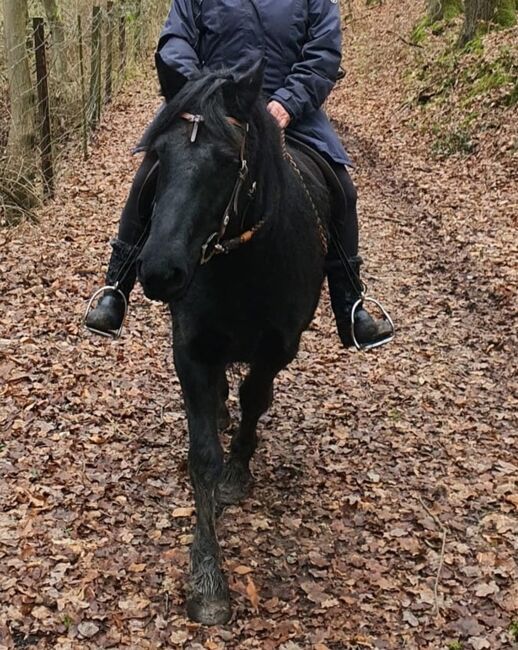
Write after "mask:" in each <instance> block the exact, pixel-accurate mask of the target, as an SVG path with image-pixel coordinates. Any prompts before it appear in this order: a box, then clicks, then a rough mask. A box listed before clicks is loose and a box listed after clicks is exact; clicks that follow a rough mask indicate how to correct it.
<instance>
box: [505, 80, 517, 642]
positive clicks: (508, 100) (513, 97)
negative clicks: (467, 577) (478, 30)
mask: <svg viewBox="0 0 518 650" xmlns="http://www.w3.org/2000/svg"><path fill="white" fill-rule="evenodd" d="M517 103H518V80H516V81H515V82H514V88H513V89H512V90H511V92H510V93H509V94H508V95H506V96H505V98H504V104H505V105H506V106H514V105H515V104H517ZM516 627H517V634H518V622H517V623H516ZM517 641H518V639H517Z"/></svg>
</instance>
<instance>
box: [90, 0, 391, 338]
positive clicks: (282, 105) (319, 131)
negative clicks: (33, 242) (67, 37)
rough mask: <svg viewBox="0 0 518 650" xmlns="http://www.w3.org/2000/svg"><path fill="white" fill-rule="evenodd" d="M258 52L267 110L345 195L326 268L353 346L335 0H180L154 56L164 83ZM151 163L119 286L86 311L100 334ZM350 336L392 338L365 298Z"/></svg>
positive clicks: (137, 186)
mask: <svg viewBox="0 0 518 650" xmlns="http://www.w3.org/2000/svg"><path fill="white" fill-rule="evenodd" d="M259 59H264V60H265V62H266V66H265V75H264V84H263V94H264V97H265V99H266V102H267V109H268V111H269V112H270V113H271V115H272V116H273V118H274V119H275V120H276V121H277V123H278V125H279V127H280V128H281V129H285V130H286V134H287V135H292V136H294V137H296V138H297V139H298V140H301V141H302V142H304V143H305V144H307V145H309V146H310V147H312V148H313V149H315V150H316V151H318V152H319V153H320V154H321V155H322V156H323V157H324V158H325V159H326V160H327V162H328V163H329V164H330V165H331V167H332V168H333V170H334V172H335V174H336V176H337V177H338V180H339V181H340V184H341V186H342V188H343V192H344V194H345V197H346V208H345V209H344V210H343V212H344V213H345V214H337V215H335V216H334V219H333V222H334V223H333V226H334V228H333V234H334V238H333V240H332V242H331V246H330V250H329V253H328V257H327V261H326V272H327V277H328V283H329V289H330V295H331V303H332V307H333V311H334V314H335V317H336V322H337V326H338V333H339V336H340V338H341V340H342V343H343V344H344V345H345V346H346V347H349V346H351V345H352V344H353V336H352V329H351V313H352V310H353V307H354V305H355V304H356V303H357V302H358V300H360V299H361V286H362V285H361V282H360V280H359V269H360V264H361V262H362V260H361V258H360V257H359V256H358V217H357V211H356V199H357V196H356V189H355V187H354V185H353V182H352V180H351V178H350V176H349V173H348V171H347V166H349V165H350V164H351V162H350V159H349V157H348V155H347V153H346V152H345V150H344V148H343V145H342V144H341V142H340V139H339V138H338V136H337V134H336V133H335V131H334V130H333V128H332V126H331V124H330V122H329V120H328V118H327V116H326V114H325V113H324V111H323V110H322V108H321V107H322V105H323V103H324V101H325V100H326V98H327V96H328V95H329V93H330V92H331V90H332V88H333V86H334V85H335V83H336V78H337V75H338V73H339V66H340V60H341V23H340V11H339V5H338V0H274V1H273V2H272V0H174V2H173V6H172V8H171V10H170V13H169V16H168V18H167V22H166V24H165V27H164V30H163V32H162V35H161V37H160V41H159V44H158V50H157V53H156V63H157V69H158V75H159V78H160V82H161V85H162V88H167V86H168V79H169V80H170V79H171V77H172V76H176V75H178V74H181V75H183V76H184V77H186V78H187V79H190V78H193V77H195V76H196V75H197V73H198V72H199V70H200V69H201V68H208V69H212V70H215V69H218V68H242V69H246V68H249V67H250V66H251V65H253V64H254V63H257V62H258V60H259ZM155 162H156V157H155V156H154V155H153V154H150V153H148V154H146V156H145V158H144V160H143V163H142V165H141V167H140V169H139V171H138V172H137V175H136V177H135V180H134V182H133V185H132V188H131V191H130V195H129V198H128V201H127V203H126V206H125V208H124V210H123V213H122V216H121V220H120V225H119V232H118V237H117V239H115V240H113V241H112V247H113V252H112V256H111V259H110V264H109V268H108V272H107V276H106V284H107V286H108V287H109V286H112V285H114V284H115V283H116V282H117V281H119V283H118V285H117V286H118V290H114V289H111V288H107V289H106V290H105V291H104V293H103V295H102V297H101V298H100V300H99V301H98V303H97V306H96V307H95V309H93V310H92V311H90V312H89V314H88V315H87V319H86V325H87V327H89V328H91V329H93V330H97V331H98V332H101V333H110V332H114V331H117V330H118V329H119V328H120V327H121V326H122V322H123V320H124V315H125V307H126V303H125V301H124V298H123V296H122V294H124V296H125V297H126V299H128V298H129V294H130V292H131V290H132V289H133V286H134V284H135V280H136V269H135V267H134V265H133V264H129V263H127V262H128V260H129V259H130V255H131V253H132V251H133V249H134V247H135V245H136V244H137V242H138V241H139V240H140V239H141V237H142V236H143V233H144V232H145V228H146V221H147V220H149V219H150V218H151V212H152V204H153V198H154V188H153V187H152V185H151V184H150V183H146V179H147V178H148V176H149V175H150V172H151V170H152V168H153V166H154V165H155ZM150 185H151V189H150ZM143 188H144V191H143ZM142 206H144V209H142ZM344 206H345V203H344ZM344 256H346V257H347V260H346V262H345V264H344V261H343V259H344ZM121 278H122V279H121ZM119 290H120V292H122V294H121V293H120V292H119ZM354 333H355V336H356V339H357V341H359V342H360V343H361V344H373V343H376V342H379V341H381V340H384V339H386V338H389V335H390V333H391V328H390V326H389V323H388V322H387V321H386V320H384V319H380V320H378V319H375V318H373V317H372V316H371V315H370V314H369V313H368V312H367V310H366V309H365V308H364V306H363V304H362V303H360V304H359V306H358V307H357V309H356V311H355V326H354Z"/></svg>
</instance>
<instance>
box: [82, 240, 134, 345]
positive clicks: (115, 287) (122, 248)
mask: <svg viewBox="0 0 518 650" xmlns="http://www.w3.org/2000/svg"><path fill="white" fill-rule="evenodd" d="M111 245H112V248H113V251H112V254H111V258H110V263H109V265H108V271H107V273H106V286H107V287H108V288H107V289H106V290H105V291H104V293H103V295H102V296H101V297H100V298H99V301H98V302H97V305H96V307H95V308H94V309H92V310H91V311H89V313H88V314H87V316H86V321H85V324H86V327H87V328H88V329H89V330H92V331H94V332H99V333H101V334H112V335H113V334H116V333H117V332H119V330H120V329H121V327H122V324H123V322H124V317H125V316H126V310H127V306H128V302H129V296H130V293H131V290H132V289H133V287H134V286H135V281H136V279H137V272H136V267H135V264H133V263H130V264H127V262H128V258H129V257H130V255H131V253H132V252H133V248H134V247H133V246H131V245H130V244H127V243H126V242H123V241H122V240H120V239H114V240H112V242H111Z"/></svg>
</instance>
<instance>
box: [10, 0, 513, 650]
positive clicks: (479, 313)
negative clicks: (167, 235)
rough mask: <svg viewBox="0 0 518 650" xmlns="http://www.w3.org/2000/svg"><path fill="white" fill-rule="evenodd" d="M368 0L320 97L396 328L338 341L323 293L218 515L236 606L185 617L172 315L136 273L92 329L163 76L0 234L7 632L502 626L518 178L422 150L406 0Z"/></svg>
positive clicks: (502, 644)
mask: <svg viewBox="0 0 518 650" xmlns="http://www.w3.org/2000/svg"><path fill="white" fill-rule="evenodd" d="M404 4H405V5H408V6H410V3H404ZM379 12H380V14H379V15H378V14H376V13H375V12H374V11H373V12H368V14H367V16H366V17H365V19H364V20H363V22H362V24H361V27H359V28H358V31H355V32H354V33H353V34H352V35H351V38H350V42H349V43H347V44H346V47H347V50H346V51H347V56H346V59H345V62H346V66H347V69H348V72H349V74H348V76H347V78H346V80H345V81H343V82H342V83H341V85H340V86H339V87H338V88H337V89H336V91H335V93H334V95H333V97H332V99H331V100H330V101H329V106H328V108H329V111H330V114H331V115H332V116H333V118H334V119H335V121H336V123H337V125H338V127H339V128H340V129H341V130H342V132H343V133H344V137H345V140H346V142H347V145H348V147H349V149H350V151H351V153H352V155H353V158H354V159H355V161H356V163H357V168H356V170H355V172H354V179H355V181H356V182H357V184H358V187H359V192H360V197H361V224H362V233H361V234H362V243H363V246H362V248H363V253H364V257H365V259H366V261H367V264H366V279H367V281H368V284H369V285H370V287H371V293H372V294H373V295H375V296H376V297H381V298H383V300H384V301H385V303H386V304H387V306H388V307H389V309H390V311H391V313H392V314H393V316H394V319H395V321H396V324H397V326H398V336H397V339H396V341H395V342H394V343H393V344H392V345H391V346H388V347H387V348H384V349H382V350H380V351H377V352H375V353H369V354H358V353H353V352H349V353H346V352H344V351H343V350H342V349H341V348H340V344H339V342H338V339H337V337H336V335H335V331H334V324H333V320H332V317H331V313H330V309H329V306H328V304H327V299H324V301H323V303H322V305H321V308H320V309H319V312H318V315H317V318H316V319H315V322H314V324H313V325H312V327H311V329H310V331H309V332H307V333H306V334H305V336H304V338H303V345H302V348H301V351H300V354H299V356H298V358H297V360H296V361H295V362H294V363H293V364H292V366H290V368H289V370H287V371H285V372H284V373H282V375H281V377H280V379H279V381H278V384H277V388H276V397H275V402H274V406H273V408H272V409H271V411H270V413H269V414H268V415H267V416H266V417H265V418H264V419H263V420H262V423H261V425H260V438H261V445H260V449H259V451H258V453H257V457H256V459H255V460H254V464H253V469H254V474H255V478H256V485H255V488H254V491H253V494H252V496H251V498H249V499H248V500H247V501H246V503H245V504H244V505H243V507H239V508H237V507H235V508H234V507H233V508H229V509H228V510H227V511H226V512H225V515H224V517H223V518H222V519H221V521H220V524H219V526H220V541H221V543H222V550H223V555H224V558H225V569H226V572H227V574H228V575H229V577H230V582H231V589H232V597H233V605H234V608H235V615H234V618H233V621H232V623H231V624H230V625H229V626H227V627H225V628H224V629H220V628H214V629H201V628H199V627H198V626H196V625H193V624H190V623H188V622H187V621H186V619H185V618H184V611H183V601H184V596H183V586H184V583H185V580H186V575H187V568H188V547H189V544H190V539H191V538H190V533H191V517H190V515H191V514H192V510H191V506H192V498H191V493H190V486H189V480H188V476H187V473H186V451H187V436H186V424H185V418H184V414H183V410H182V405H181V399H180V394H179V386H178V382H177V379H176V377H175V375H174V371H173V368H172V359H171V349H170V334H169V321H168V317H167V314H166V313H165V310H164V308H163V307H161V306H160V305H155V304H152V303H150V302H148V301H146V300H145V298H144V297H143V294H142V291H141V289H138V290H137V291H136V292H135V298H134V300H133V303H132V305H131V316H130V319H129V322H128V325H127V329H126V331H125V334H124V336H123V338H122V339H121V340H120V341H117V342H109V341H105V340H103V339H98V338H94V337H92V336H90V335H88V334H86V333H85V332H84V331H83V330H82V328H81V326H80V321H81V315H82V313H83V310H84V306H85V301H86V299H87V297H88V295H89V294H90V292H91V291H92V288H93V287H94V286H97V285H98V283H99V282H100V280H101V277H102V269H104V266H103V265H104V264H105V260H106V259H107V255H108V252H109V251H108V247H107V242H108V240H109V239H110V238H111V237H112V236H113V233H114V232H115V227H116V223H117V220H118V214H119V212H120V209H121V206H122V202H123V200H124V197H125V194H126V192H127V190H128V187H129V183H130V181H131V177H132V174H133V172H134V170H135V168H136V165H137V162H138V161H137V160H135V159H133V158H131V157H130V155H129V152H130V150H131V148H132V147H133V146H134V144H135V142H136V141H137V140H138V137H139V135H140V134H141V132H142V131H143V129H144V128H145V126H146V123H147V121H148V120H149V118H150V116H151V115H152V114H153V111H154V110H155V108H156V107H157V106H158V104H159V99H158V97H157V96H156V85H155V83H154V80H152V78H151V75H150V74H147V78H142V79H138V80H137V81H136V82H135V83H134V84H133V85H132V87H130V88H128V89H127V90H126V91H125V92H124V93H123V94H122V95H121V96H120V97H118V98H117V100H116V101H115V102H114V104H113V106H112V108H111V110H110V111H109V112H108V113H107V114H106V116H105V118H104V121H103V124H102V127H101V129H100V130H99V132H98V135H97V137H96V143H95V147H94V149H93V155H92V157H91V158H90V160H89V161H88V162H87V163H84V162H81V161H79V160H78V159H77V158H72V159H71V161H70V170H69V174H68V175H67V176H66V177H65V178H64V179H63V180H62V184H61V191H60V196H59V198H58V199H57V200H56V201H55V202H54V203H53V204H51V205H48V206H46V207H45V209H43V210H41V211H40V214H39V216H40V223H39V225H37V226H30V225H24V226H21V227H19V228H17V229H15V230H11V231H2V232H1V233H0V246H1V250H2V258H1V260H0V295H1V296H2V297H1V301H2V310H1V312H0V378H1V381H2V383H1V388H0V432H1V439H0V475H1V476H2V480H1V481H0V502H1V504H2V506H1V509H0V562H1V563H2V566H3V571H2V572H1V574H0V648H8V649H9V650H11V649H12V648H35V649H40V648H41V649H43V648H44V649H49V650H50V649H53V650H54V649H57V650H66V649H70V650H83V649H84V650H86V649H91V650H94V649H98V648H128V649H131V650H140V649H143V650H144V649H146V648H148V649H150V650H155V649H158V648H190V649H192V650H195V649H202V648H205V649H208V650H219V649H220V648H221V649H223V648H229V649H234V648H235V649H236V650H237V649H241V648H260V649H261V650H270V649H274V648H280V649H283V650H297V649H299V648H301V649H303V650H305V649H306V648H308V649H314V650H325V649H326V648H328V649H329V650H347V649H353V648H380V649H395V650H400V649H402V648H409V649H412V650H414V649H415V650H439V649H441V650H442V649H443V648H444V649H447V648H457V649H460V648H466V649H473V650H483V649H484V648H488V649H489V650H499V649H500V648H502V649H504V648H512V647H513V645H512V644H513V641H512V638H513V632H512V630H513V629H515V631H516V628H517V627H518V624H517V623H516V620H517V617H518V612H517V603H518V570H517V564H516V540H517V533H518V518H517V508H518V487H517V485H516V478H517V471H518V468H517V465H516V424H517V423H516V420H513V408H514V412H516V401H515V400H514V397H515V393H514V394H513V387H514V388H515V384H513V382H514V381H515V379H514V377H513V374H512V368H511V363H510V359H512V357H513V353H514V355H515V353H516V338H513V337H515V334H514V332H513V323H512V307H513V300H515V298H514V297H513V294H512V291H511V287H512V284H513V276H512V274H513V270H512V267H511V261H510V260H511V256H512V253H513V251H512V247H513V246H516V243H515V242H514V239H513V223H512V219H513V210H514V208H516V206H517V205H518V200H517V196H516V191H517V188H516V185H515V184H514V185H513V178H512V172H511V170H509V169H508V168H507V167H506V166H505V165H504V164H503V163H500V162H499V160H497V159H492V160H489V161H486V160H484V158H483V156H482V155H480V156H479V155H474V156H471V157H468V158H460V157H456V158H454V159H447V160H436V159H433V158H432V157H431V156H430V155H429V152H428V151H427V148H426V144H427V143H426V141H425V140H424V139H423V140H421V139H420V138H419V136H418V135H417V134H416V132H415V131H414V130H412V128H410V126H409V121H408V119H407V118H408V114H407V113H405V111H406V110H407V109H406V108H405V98H404V92H403V89H402V88H401V83H402V82H401V73H402V72H401V71H402V69H404V67H405V65H406V64H407V63H408V62H409V57H411V56H412V51H411V48H409V47H408V46H407V45H405V44H404V43H403V42H402V41H400V40H398V39H397V38H396V37H394V38H393V42H391V45H390V51H389V52H388V53H387V51H386V47H387V46H386V45H385V46H383V44H382V36H383V35H384V34H385V35H386V33H388V30H391V31H393V32H394V33H400V34H405V33H408V29H409V26H410V25H411V23H412V20H415V19H417V15H416V10H415V9H414V10H410V11H409V12H406V11H403V10H402V11H401V13H400V14H399V15H396V16H395V17H394V16H393V15H392V14H389V13H388V9H386V8H385V9H384V8H383V7H382V8H380V9H379ZM383 12H386V13H383ZM389 20H391V21H392V22H390V23H389V22H387V21H389ZM384 47H385V49H384ZM383 60H385V63H386V61H387V60H391V61H393V67H392V68H389V67H388V66H387V65H381V61H383ZM513 192H515V194H513ZM513 345H514V347H513ZM234 388H235V382H234ZM232 400H233V402H232V405H233V409H234V412H235V410H236V393H235V390H234V392H233V395H232ZM513 400H514V401H513ZM256 596H257V597H258V599H259V600H258V602H257V598H256ZM513 621H514V625H515V628H513V627H512V626H513ZM455 643H457V645H454V644H455ZM452 644H453V645H452Z"/></svg>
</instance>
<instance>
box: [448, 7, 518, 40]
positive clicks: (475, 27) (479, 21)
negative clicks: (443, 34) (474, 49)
mask: <svg viewBox="0 0 518 650" xmlns="http://www.w3.org/2000/svg"><path fill="white" fill-rule="evenodd" d="M517 7H518V2H517V0H466V11H465V20H464V27H463V30H462V33H461V36H460V44H461V45H465V44H466V43H468V42H469V41H471V40H472V39H473V38H475V36H476V35H477V34H479V33H481V32H485V31H488V30H489V29H490V28H491V26H492V25H502V26H504V27H510V26H512V25H514V24H516V10H517Z"/></svg>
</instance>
